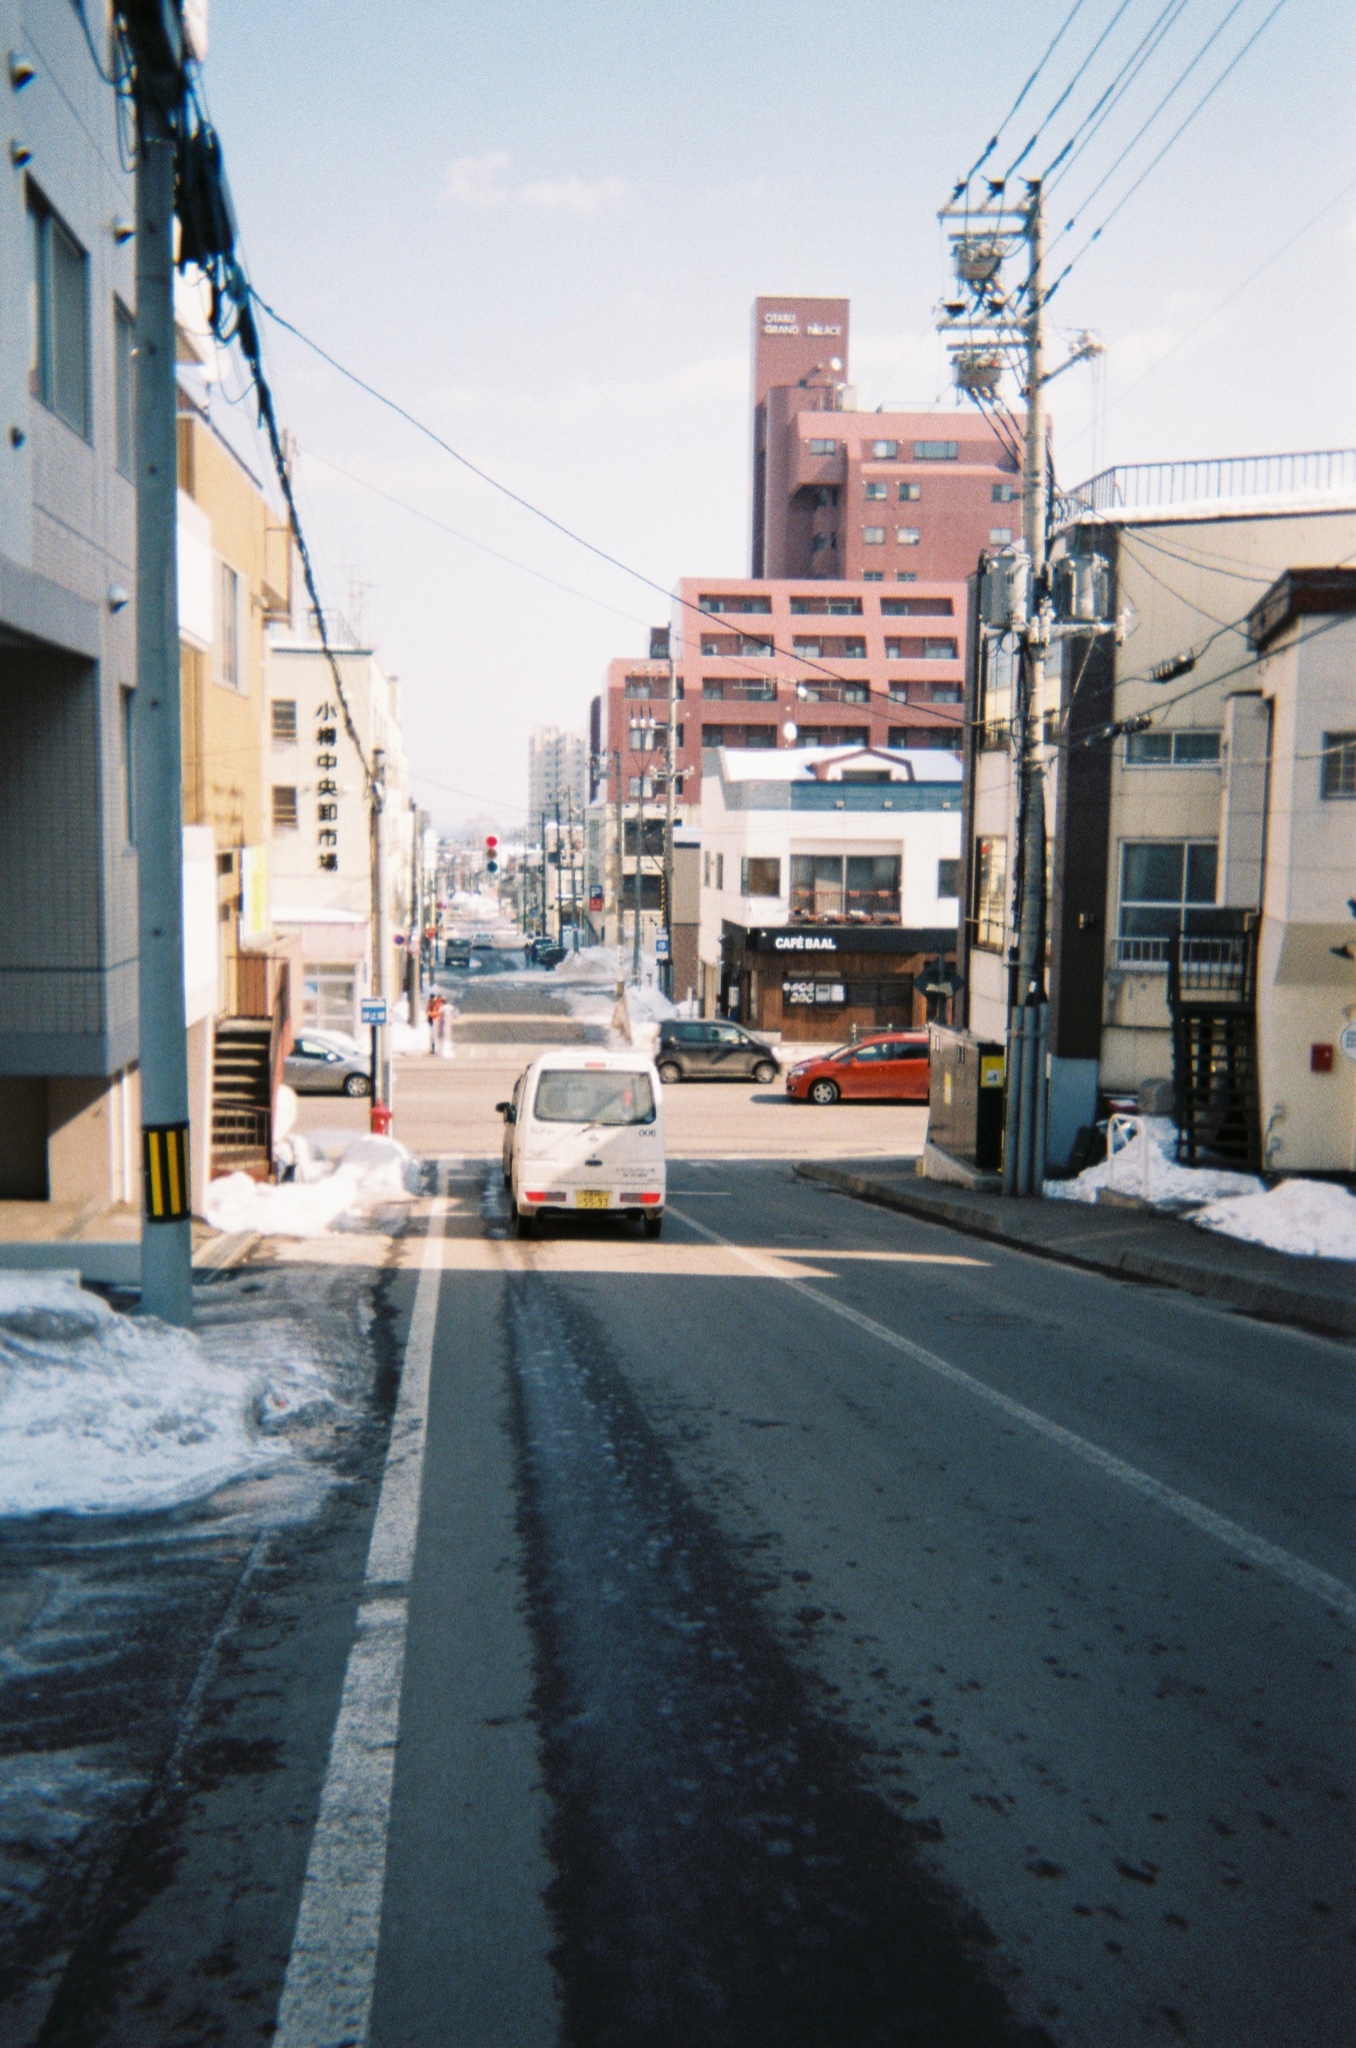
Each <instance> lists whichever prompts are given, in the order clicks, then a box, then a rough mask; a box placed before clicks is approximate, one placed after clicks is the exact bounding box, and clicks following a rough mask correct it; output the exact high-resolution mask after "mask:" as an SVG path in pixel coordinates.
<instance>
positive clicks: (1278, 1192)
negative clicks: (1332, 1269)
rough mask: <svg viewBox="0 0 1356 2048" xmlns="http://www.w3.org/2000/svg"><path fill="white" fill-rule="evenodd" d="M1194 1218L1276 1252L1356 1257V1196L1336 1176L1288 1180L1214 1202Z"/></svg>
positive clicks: (1328, 1257)
mask: <svg viewBox="0 0 1356 2048" xmlns="http://www.w3.org/2000/svg"><path fill="white" fill-rule="evenodd" d="M1191 1220H1192V1222H1193V1223H1199V1224H1200V1225H1201V1226H1202V1228H1203V1229H1205V1230H1218V1231H1222V1232H1223V1233H1224V1235H1225V1236H1227V1237H1240V1238H1243V1239H1244V1240H1245V1241H1246V1242H1247V1243H1249V1244H1264V1245H1269V1246H1270V1247H1271V1249H1272V1250H1273V1251H1278V1252H1297V1253H1299V1254H1300V1255H1301V1257H1304V1258H1311V1259H1314V1258H1317V1259H1356V1195H1349V1194H1348V1193H1347V1191H1346V1189H1345V1188H1342V1187H1337V1186H1335V1185H1334V1184H1333V1183H1332V1182H1331V1181H1321V1180H1284V1181H1282V1182H1281V1184H1280V1186H1279V1187H1274V1188H1272V1189H1271V1190H1270V1191H1269V1193H1267V1194H1261V1195H1244V1196H1242V1197H1241V1198H1240V1197H1237V1196H1236V1197H1234V1199H1232V1200H1225V1201H1217V1202H1210V1203H1209V1204H1207V1206H1206V1207H1205V1208H1204V1209H1198V1210H1197V1212H1196V1214H1195V1215H1194V1216H1193V1217H1192V1219H1191Z"/></svg>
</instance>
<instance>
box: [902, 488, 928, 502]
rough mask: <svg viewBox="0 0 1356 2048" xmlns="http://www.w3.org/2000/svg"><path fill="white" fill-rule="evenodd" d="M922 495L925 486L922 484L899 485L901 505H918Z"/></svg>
mask: <svg viewBox="0 0 1356 2048" xmlns="http://www.w3.org/2000/svg"><path fill="white" fill-rule="evenodd" d="M922 495H923V486H922V485H921V484H901V485H900V487H899V502H900V504H901V505H916V504H917V503H918V500H919V499H920V498H921V497H922Z"/></svg>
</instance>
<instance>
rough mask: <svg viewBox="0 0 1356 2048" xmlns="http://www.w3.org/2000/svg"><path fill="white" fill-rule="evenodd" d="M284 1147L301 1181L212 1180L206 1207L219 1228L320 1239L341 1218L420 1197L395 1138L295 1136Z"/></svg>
mask: <svg viewBox="0 0 1356 2048" xmlns="http://www.w3.org/2000/svg"><path fill="white" fill-rule="evenodd" d="M278 1149H279V1154H280V1156H281V1157H282V1158H283V1159H284V1162H285V1163H287V1164H290V1165H292V1166H293V1167H294V1169H295V1172H296V1178H295V1179H294V1180H289V1181H281V1182H279V1183H277V1185H273V1184H272V1183H269V1182H265V1181H257V1180H252V1179H251V1178H250V1176H249V1174H247V1173H228V1174H225V1175H223V1176H222V1178H221V1179H220V1180H214V1181H213V1182H212V1184H211V1186H210V1187H209V1188H208V1190H207V1200H206V1202H205V1203H204V1204H203V1213H204V1215H205V1216H206V1218H207V1221H208V1222H209V1223H210V1224H211V1225H212V1228H213V1229H214V1230H222V1231H231V1232H234V1231H240V1230H257V1231H258V1232H259V1233H260V1235H261V1236H263V1237H319V1236H320V1235H321V1233H322V1232H323V1231H326V1230H328V1229H329V1228H330V1226H331V1225H332V1224H334V1223H337V1222H338V1221H339V1219H340V1217H341V1216H347V1215H349V1214H350V1213H351V1212H352V1211H354V1210H359V1209H364V1208H367V1207H369V1206H370V1205H371V1204H373V1203H375V1202H392V1201H395V1202H403V1201H408V1200H410V1199H411V1198H412V1197H413V1195H414V1194H415V1193H417V1191H418V1174H419V1168H418V1165H417V1162H416V1160H415V1157H414V1154H413V1153H412V1152H410V1151H409V1150H408V1149H407V1147H406V1146H404V1145H401V1144H399V1143H397V1141H396V1140H395V1139H394V1138H372V1137H359V1138H355V1137H354V1136H353V1134H352V1132H350V1131H343V1132H321V1131H311V1132H308V1133H303V1132H301V1131H294V1132H293V1133H292V1135H291V1136H290V1137H289V1138H287V1139H286V1140H285V1141H284V1143H283V1145H281V1146H279V1148H278Z"/></svg>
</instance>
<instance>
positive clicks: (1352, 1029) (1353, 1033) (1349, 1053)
mask: <svg viewBox="0 0 1356 2048" xmlns="http://www.w3.org/2000/svg"><path fill="white" fill-rule="evenodd" d="M1337 1043H1338V1044H1339V1045H1340V1046H1341V1048H1342V1056H1343V1058H1344V1059H1349V1060H1356V1023H1351V1024H1344V1025H1343V1026H1342V1029H1341V1030H1340V1031H1339V1032H1338V1034H1337Z"/></svg>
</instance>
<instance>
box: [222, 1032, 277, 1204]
mask: <svg viewBox="0 0 1356 2048" xmlns="http://www.w3.org/2000/svg"><path fill="white" fill-rule="evenodd" d="M271 1037H272V1026H271V1024H270V1022H269V1020H268V1019H267V1018H266V1017H263V1018H257V1017H221V1018H219V1019H218V1020H217V1029H216V1042H215V1045H214V1047H213V1052H212V1173H213V1175H214V1176H215V1175H217V1174H222V1173H241V1172H243V1173H252V1174H253V1175H254V1176H255V1177H256V1178H259V1177H261V1176H266V1175H267V1174H268V1173H269V1171H270V1169H271V1163H272V1153H273V1145H272V1138H273V1105H272V1086H271V1065H272V1063H271V1060H270V1045H269V1041H270V1039H271Z"/></svg>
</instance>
